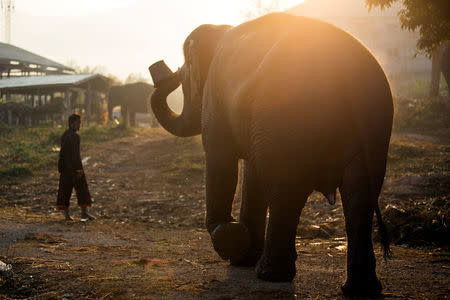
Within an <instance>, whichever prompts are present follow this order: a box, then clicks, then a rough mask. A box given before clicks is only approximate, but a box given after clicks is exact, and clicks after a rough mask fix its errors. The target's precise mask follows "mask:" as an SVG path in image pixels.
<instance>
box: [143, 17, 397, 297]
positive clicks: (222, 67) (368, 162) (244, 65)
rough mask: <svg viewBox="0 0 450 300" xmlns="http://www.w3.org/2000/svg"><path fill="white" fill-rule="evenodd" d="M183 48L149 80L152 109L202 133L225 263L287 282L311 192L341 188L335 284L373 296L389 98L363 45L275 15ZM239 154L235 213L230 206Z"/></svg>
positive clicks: (211, 224) (212, 230)
mask: <svg viewBox="0 0 450 300" xmlns="http://www.w3.org/2000/svg"><path fill="white" fill-rule="evenodd" d="M183 53H184V59H185V61H184V64H183V66H182V67H181V68H180V69H179V70H178V71H176V72H175V73H173V74H172V75H170V76H167V77H166V78H165V79H164V80H161V81H159V82H155V86H156V89H155V91H154V92H153V95H152V97H151V106H152V110H153V112H154V114H155V116H156V118H157V119H158V121H159V123H160V124H161V125H162V127H163V128H165V129H166V130H167V131H169V132H170V133H172V134H174V135H176V136H179V137H188V136H194V135H199V134H201V136H202V144H203V149H204V152H205V162H206V178H205V180H206V221H205V223H206V228H207V230H208V232H209V234H210V236H211V240H212V244H213V247H214V249H215V250H216V252H217V253H218V254H219V255H220V256H221V257H222V258H223V259H226V260H230V263H231V264H232V265H239V266H255V271H256V275H257V277H258V278H260V279H262V280H266V281H292V280H293V278H294V277H295V275H296V268H295V261H296V259H297V253H296V249H295V238H296V230H297V226H298V223H299V217H300V214H301V211H302V209H303V207H304V205H305V203H306V201H307V198H308V196H309V195H310V194H311V193H312V192H313V191H314V190H315V191H320V192H322V193H323V194H324V195H326V197H327V198H328V199H329V200H330V202H331V203H332V202H333V199H334V197H335V196H336V194H335V193H336V190H337V189H339V191H340V194H341V198H342V204H343V210H344V217H345V227H346V233H347V279H346V282H345V284H344V285H343V286H342V290H343V292H344V293H345V294H353V295H376V294H379V293H380V292H381V290H382V285H381V283H380V281H379V280H378V278H377V275H376V271H375V255H374V250H373V244H372V222H373V215H374V212H375V213H376V216H377V223H378V225H379V233H380V238H381V243H382V246H383V249H384V251H385V255H388V254H389V251H390V250H389V238H388V233H387V230H386V227H385V226H384V224H383V221H382V217H381V213H380V208H379V204H378V197H379V194H380V190H381V187H382V184H383V181H384V175H385V171H386V160H387V152H388V147H389V141H390V135H391V130H392V118H393V101H392V94H391V89H390V86H389V82H388V80H387V78H386V75H385V73H384V71H383V69H382V68H381V66H380V64H379V63H378V62H377V60H376V59H375V58H374V56H373V55H372V54H371V53H370V51H369V50H368V49H367V48H365V46H363V45H362V44H361V42H359V41H358V40H357V39H355V38H354V37H353V36H351V35H350V34H349V33H347V32H345V31H343V30H341V29H339V28H337V27H335V26H333V25H331V24H328V23H325V22H323V21H319V20H316V19H312V18H307V17H301V16H293V15H289V14H285V13H273V14H268V15H265V16H262V17H260V18H257V19H255V20H252V21H248V22H246V23H243V24H241V25H238V26H236V27H232V26H228V25H201V26H199V27H198V28H196V29H195V30H194V31H192V32H191V33H190V34H189V35H188V37H187V38H186V40H185V42H184V44H183ZM150 71H151V67H150ZM151 72H152V71H151ZM152 76H153V74H152ZM153 78H155V76H153ZM180 84H181V85H182V90H183V95H184V105H183V110H182V112H181V114H176V113H175V112H173V111H172V110H171V109H170V108H169V107H168V105H167V96H168V95H169V94H170V93H171V92H172V91H174V90H175V89H176V88H177V87H178V86H179V85H180ZM240 159H242V160H244V180H243V187H242V203H241V207H240V214H239V220H238V221H236V220H235V219H234V218H233V217H232V215H231V208H232V202H233V198H234V194H235V190H236V182H237V177H238V176H237V174H238V161H239V160H240ZM268 211H269V217H268V226H267V229H266V221H267V220H266V219H267V212H268Z"/></svg>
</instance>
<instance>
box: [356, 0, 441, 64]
mask: <svg viewBox="0 0 450 300" xmlns="http://www.w3.org/2000/svg"><path fill="white" fill-rule="evenodd" d="M365 1H366V4H367V5H368V6H369V9H370V8H372V7H380V8H381V9H383V8H389V7H390V6H391V5H392V4H393V3H394V2H398V1H400V2H401V3H402V5H403V8H402V9H401V10H400V12H399V18H400V23H401V26H402V29H408V30H411V31H415V30H418V31H419V34H420V37H419V40H418V41H417V50H418V51H419V52H425V53H427V54H428V55H431V54H432V52H433V50H434V49H436V48H437V47H438V46H440V45H442V44H443V43H445V42H447V41H450V1H449V0H365Z"/></svg>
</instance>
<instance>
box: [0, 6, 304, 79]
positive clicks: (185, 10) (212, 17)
mask: <svg viewBox="0 0 450 300" xmlns="http://www.w3.org/2000/svg"><path fill="white" fill-rule="evenodd" d="M261 1H263V2H264V1H270V0H261ZM272 1H273V0H272ZM279 1H280V5H279V7H280V9H288V8H290V7H292V6H295V5H297V4H300V3H302V2H303V0H279ZM14 2H15V10H14V12H13V15H12V24H11V43H12V44H13V45H16V46H18V47H21V48H24V49H26V50H29V51H31V52H34V53H36V54H39V55H42V56H44V57H47V58H50V59H52V60H55V61H57V62H59V63H62V64H69V65H73V64H76V65H78V66H81V67H84V66H89V67H91V68H92V67H99V69H100V70H101V72H103V73H105V74H112V75H115V76H117V77H118V78H119V79H121V80H124V79H125V78H126V77H127V76H128V75H129V74H130V73H135V74H140V75H141V76H144V77H146V76H148V66H149V65H150V64H152V63H153V62H156V61H158V60H160V59H164V60H165V61H166V63H167V65H168V66H169V67H170V68H172V69H173V70H176V69H177V68H178V67H180V66H181V65H182V64H183V55H182V51H181V47H182V44H183V42H184V39H185V38H186V36H187V35H188V34H189V33H190V32H191V31H192V30H193V29H195V28H196V27H197V26H199V25H201V24H206V23H209V24H230V25H237V24H239V23H242V22H243V21H244V20H245V15H246V12H248V11H249V10H252V9H254V8H255V5H254V4H253V5H252V3H255V2H257V0H189V1H188V0H159V1H157V0H15V1H14ZM3 26H4V23H3V20H2V23H1V28H2V30H1V35H0V36H1V39H2V40H3V38H4V37H3Z"/></svg>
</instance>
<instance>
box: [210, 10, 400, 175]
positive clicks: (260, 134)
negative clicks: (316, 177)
mask: <svg viewBox="0 0 450 300" xmlns="http://www.w3.org/2000/svg"><path fill="white" fill-rule="evenodd" d="M280 20H282V21H283V20H284V21H283V22H279V21H280ZM258 22H259V23H258ZM277 22H278V23H277ZM258 26H260V27H258ZM266 27H267V28H266ZM268 32H269V33H273V35H270V34H269V35H268V34H267V33H268ZM231 34H235V35H236V36H234V37H233V38H231V37H232V36H231ZM264 36H266V37H265V38H264ZM237 37H240V38H237ZM228 38H229V39H230V40H232V41H234V44H233V48H234V49H231V47H228V46H229V45H228V46H225V48H226V49H223V54H225V53H226V52H227V51H229V53H228V54H227V55H223V56H222V57H221V58H220V57H219V59H218V60H217V62H218V64H217V66H216V67H219V66H220V68H221V69H222V70H223V71H220V72H219V74H221V75H222V76H224V77H223V78H221V80H222V82H226V83H227V85H226V86H225V89H226V90H225V91H223V94H224V95H225V97H224V102H225V105H227V107H228V112H229V118H230V120H229V122H230V124H232V127H233V131H234V132H235V133H237V134H236V135H237V136H238V135H239V132H243V130H242V127H245V129H246V130H247V132H248V141H249V144H248V145H247V147H246V148H247V149H248V152H253V153H257V155H258V156H259V158H258V159H260V160H264V161H272V162H273V164H274V165H278V166H279V169H280V170H281V171H283V170H284V171H285V170H287V169H289V168H291V167H293V166H295V167H293V168H292V169H293V170H297V169H298V166H302V167H305V168H308V167H314V166H316V167H317V166H318V165H321V164H322V165H326V166H330V165H333V164H334V165H335V166H339V165H342V164H343V163H344V161H346V160H348V157H349V156H351V155H352V152H354V151H357V148H358V145H356V144H355V140H358V139H359V137H360V135H361V132H358V130H359V129H358V128H359V125H358V126H357V124H355V123H356V122H357V120H359V119H367V120H368V123H367V124H365V125H364V126H372V124H370V122H376V120H375V121H374V119H376V116H378V115H383V114H386V115H392V97H391V93H390V88H389V83H388V81H387V79H386V76H385V74H384V72H383V70H382V68H381V67H380V65H379V63H378V62H377V60H376V59H375V58H374V56H373V55H372V54H371V53H370V51H369V50H367V48H366V47H365V46H364V45H362V44H361V43H360V42H359V41H358V40H357V39H355V38H354V37H352V36H351V35H350V34H348V33H347V32H345V31H343V30H341V29H339V28H337V27H335V26H333V25H331V24H328V23H325V22H321V21H318V20H314V19H310V18H304V17H295V16H288V15H285V14H276V15H274V16H268V18H267V20H266V22H265V21H264V19H263V18H262V19H261V20H259V21H257V22H255V23H249V24H247V25H245V24H244V25H243V26H242V27H238V28H236V30H235V32H234V33H233V32H230V36H229V37H228ZM225 50H226V51H225ZM219 55H220V52H219ZM229 78H232V79H229ZM356 115H357V116H358V117H357V118H356V117H355V116H356ZM236 116H239V118H240V119H241V120H240V122H236V121H233V120H232V119H233V118H236ZM374 116H375V117H374ZM379 126H384V125H379ZM390 126H391V124H387V123H386V125H385V127H386V128H384V129H382V131H384V132H387V131H389V132H390ZM388 127H389V128H388ZM244 131H245V130H244ZM238 138H239V136H238ZM245 143H246V141H244V142H242V143H241V144H245ZM269 169H270V168H269Z"/></svg>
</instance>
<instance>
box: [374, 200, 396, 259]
mask: <svg viewBox="0 0 450 300" xmlns="http://www.w3.org/2000/svg"><path fill="white" fill-rule="evenodd" d="M375 214H376V215H377V223H378V233H379V235H380V239H381V245H382V246H383V256H384V259H388V258H391V256H392V252H391V249H390V247H389V244H390V239H389V234H388V231H387V229H386V226H385V225H384V223H383V219H382V218H381V211H380V207H379V205H378V201H377V204H376V206H375Z"/></svg>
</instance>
